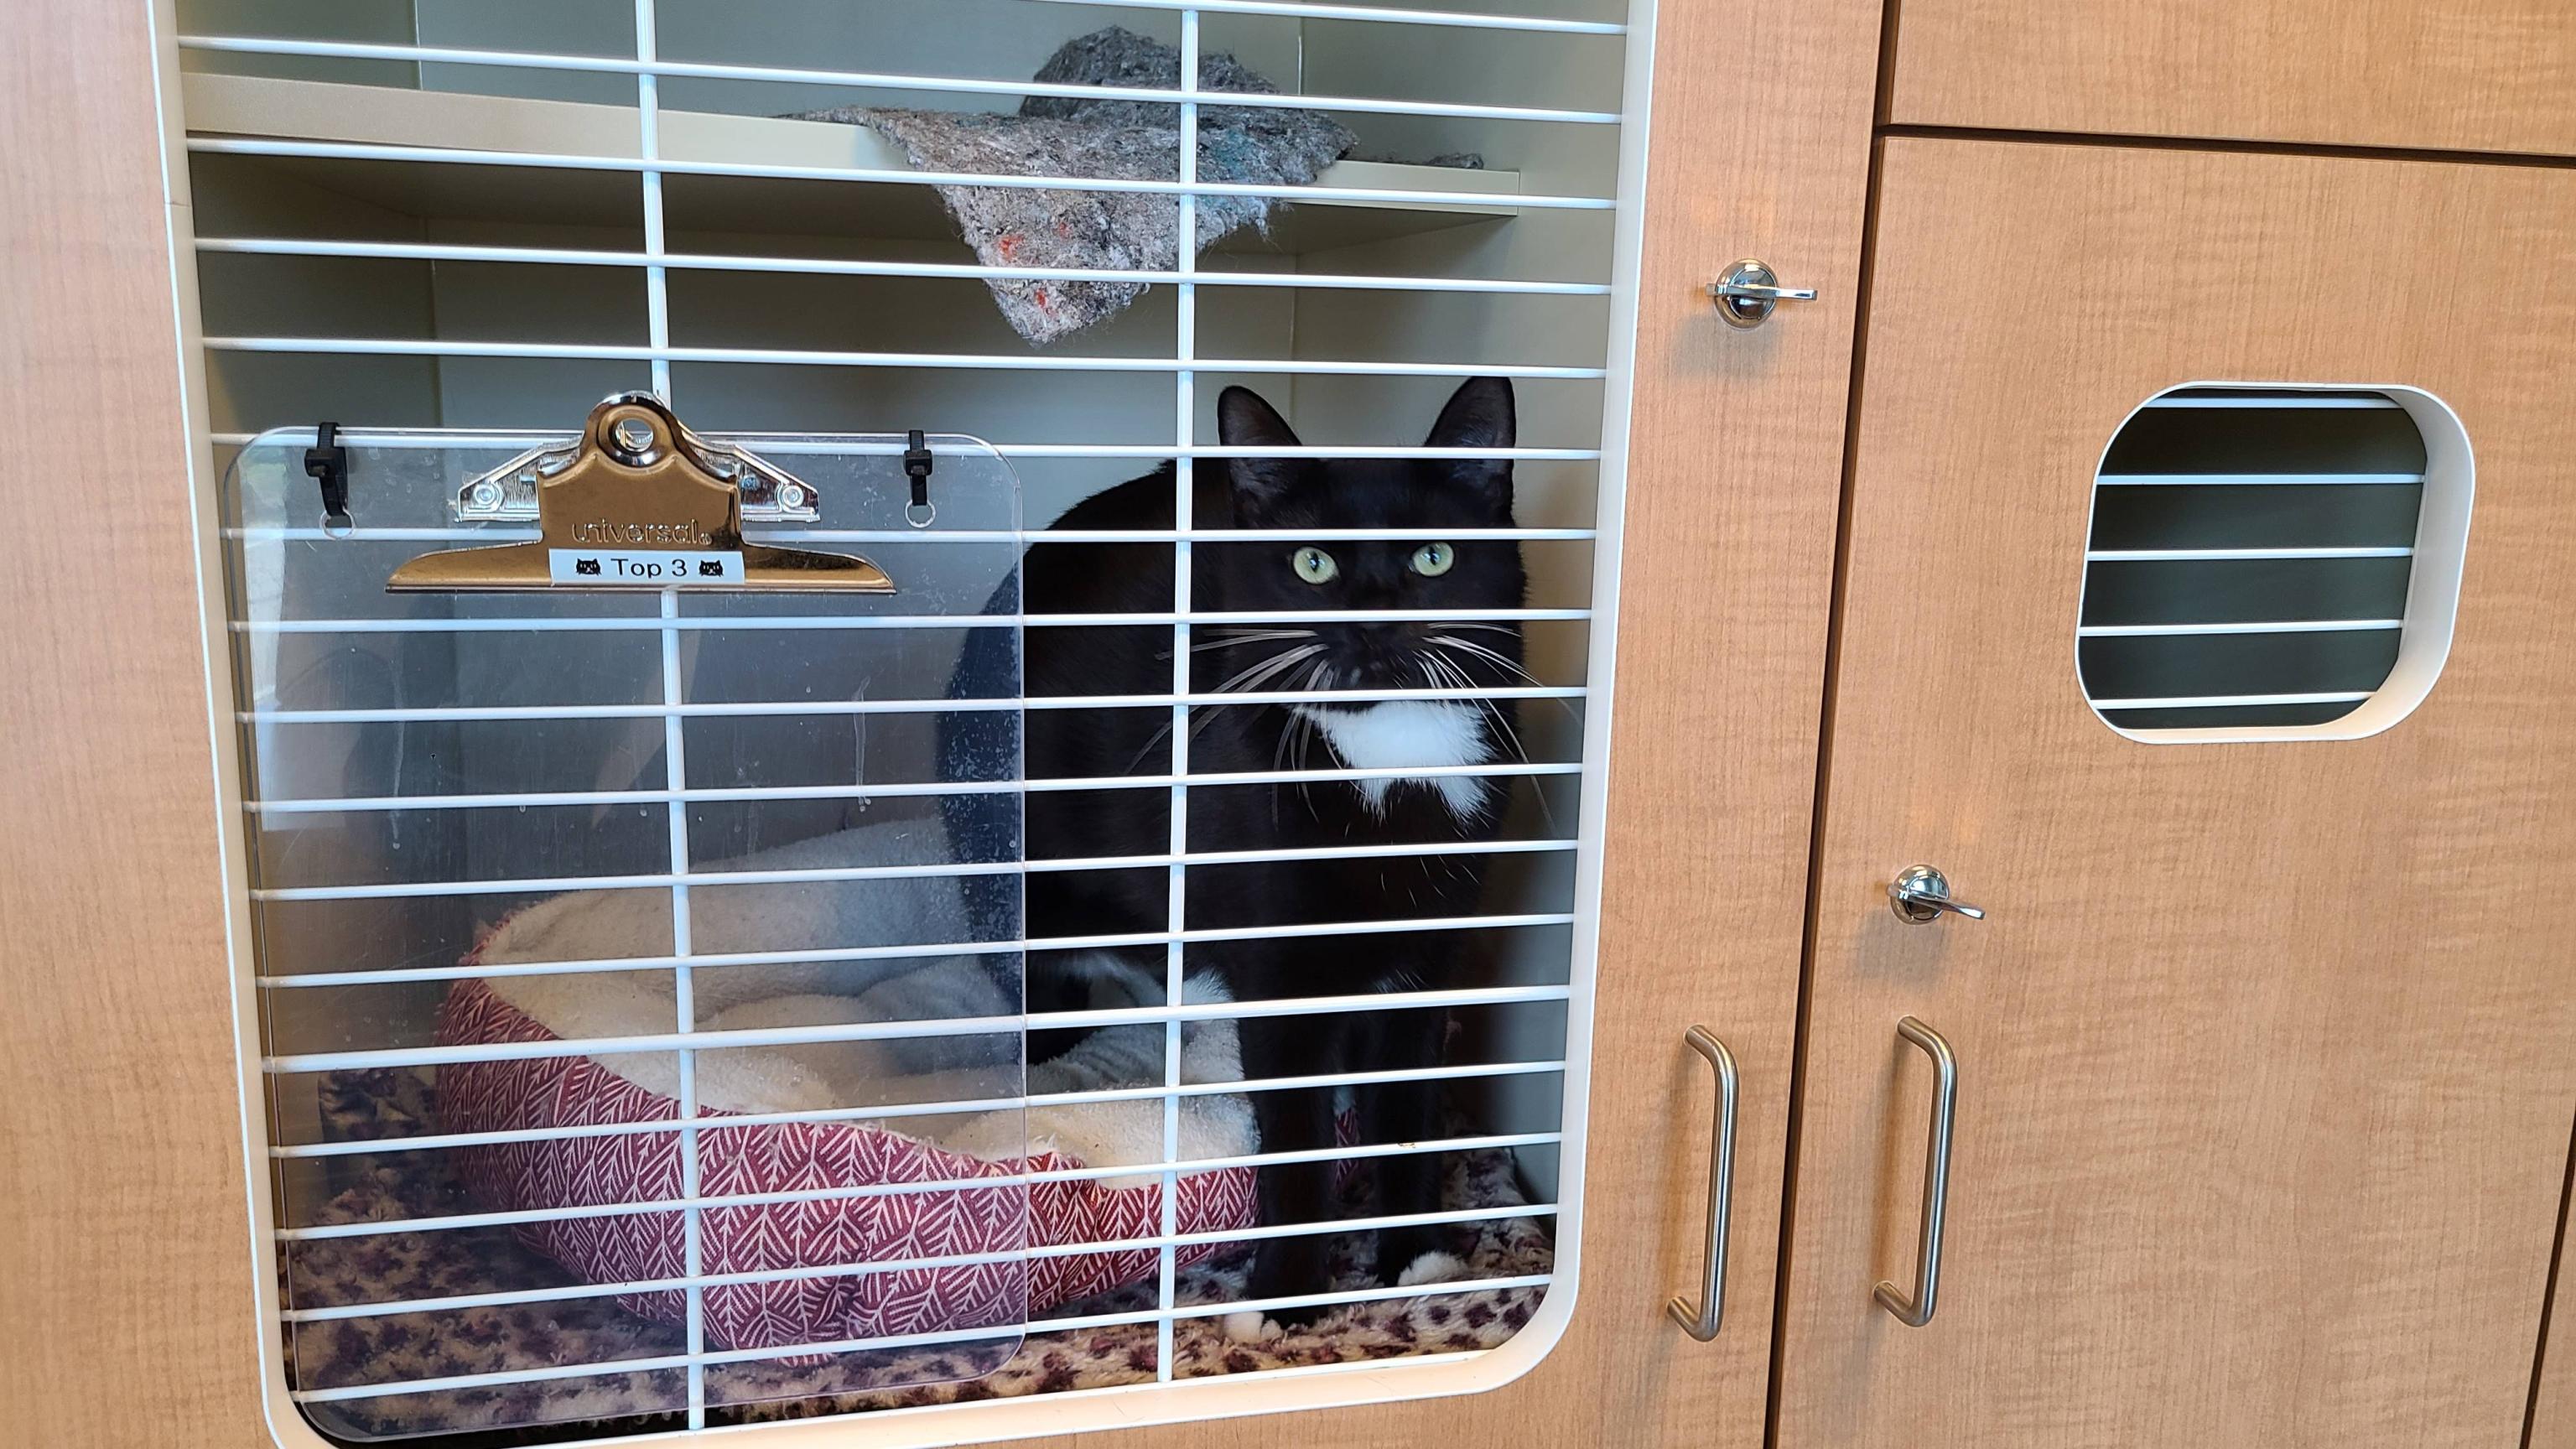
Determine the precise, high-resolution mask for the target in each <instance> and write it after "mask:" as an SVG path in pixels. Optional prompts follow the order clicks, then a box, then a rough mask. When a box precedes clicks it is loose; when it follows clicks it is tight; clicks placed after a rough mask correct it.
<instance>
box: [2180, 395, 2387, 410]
mask: <svg viewBox="0 0 2576 1449" xmlns="http://www.w3.org/2000/svg"><path fill="white" fill-rule="evenodd" d="M2398 405H2399V404H2398V402H2397V400H2396V399H2395V398H2386V397H2368V396H2362V395H2358V394H2354V393H2332V392H2322V393H2317V392H2312V393H2283V394H2278V395H2274V396H2252V397H2248V396H2241V395H2226V396H2198V395H2193V394H2185V395H2183V396H2181V397H2160V398H2153V399H2150V400H2149V401H2148V403H2147V406H2148V407H2151V408H2261V409H2263V410H2264V411H2266V412H2276V411H2283V410H2287V411H2292V412H2299V411H2318V410H2327V409H2353V408H2393V407H2396V406H2398Z"/></svg>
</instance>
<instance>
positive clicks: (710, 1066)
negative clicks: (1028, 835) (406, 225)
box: [226, 400, 1150, 1439]
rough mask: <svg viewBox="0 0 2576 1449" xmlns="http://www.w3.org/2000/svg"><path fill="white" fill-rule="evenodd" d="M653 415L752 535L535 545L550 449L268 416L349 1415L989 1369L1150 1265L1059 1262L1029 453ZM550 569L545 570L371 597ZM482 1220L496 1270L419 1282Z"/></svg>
mask: <svg viewBox="0 0 2576 1449" xmlns="http://www.w3.org/2000/svg"><path fill="white" fill-rule="evenodd" d="M654 406H657V404H653V403H651V402H650V401H649V400H645V401H642V402H639V403H638V404H637V407H638V408H639V409H642V410H646V411H649V409H650V408H652V407H654ZM660 416H663V417H665V418H667V414H661V415H660ZM590 440H591V439H590V435H587V434H586V435H585V441H586V442H587V441H590ZM656 441H658V442H659V443H660V444H662V445H664V446H665V447H666V450H675V451H678V452H687V451H688V450H690V449H695V450H697V451H696V452H695V453H694V454H693V455H692V457H693V459H694V462H691V459H688V458H683V459H681V460H679V461H680V462H689V463H690V464H691V466H696V465H697V464H705V465H708V466H710V467H712V469H713V470H714V473H715V474H716V475H721V476H720V478H719V480H718V481H719V482H721V483H723V484H725V485H726V486H730V487H732V488H734V489H735V492H736V495H737V496H736V497H734V498H731V499H722V500H720V501H722V502H724V503H725V504H726V505H727V506H728V507H731V508H733V509H735V510H736V511H737V512H739V513H741V514H743V515H744V516H745V521H744V526H743V528H742V532H741V534H740V536H739V537H731V538H727V537H716V538H712V539H702V538H680V537H678V536H677V535H670V534H656V533H654V532H653V527H659V526H660V525H654V526H646V525H640V524H634V523H632V522H631V521H629V520H622V519H616V518H601V517H592V516H590V515H589V514H587V513H584V514H580V515H576V516H570V517H561V518H559V517H556V516H554V514H553V513H552V512H548V513H547V514H546V516H545V517H544V518H543V520H542V522H540V520H539V518H538V517H537V516H536V513H537V509H535V508H534V507H532V506H531V501H532V499H533V498H534V497H535V495H536V494H537V493H538V492H539V491H540V488H541V486H550V485H551V484H552V483H554V482H556V481H558V480H559V479H560V478H562V477H564V476H567V475H568V474H569V473H571V472H575V471H578V467H577V466H576V465H582V466H586V465H587V464H588V463H589V462H590V461H591V460H590V459H589V457H588V456H587V454H586V453H585V451H584V444H572V445H567V444H566V442H565V440H564V439H561V438H545V437H513V436H465V435H460V434H454V433H442V432H349V433H341V434H338V435H337V436H333V437H321V436H317V434H316V432H315V431H314V430H309V429H308V430H287V431H279V432H272V433H269V434H266V435H263V436H262V437H261V438H259V439H258V440H256V441H255V442H254V443H252V444H251V445H250V446H249V447H247V448H246V449H244V450H243V452H242V453H241V455H240V457H239V459H238V461H237V463H236V464H235V466H234V468H233V469H232V471H231V474H230V476H229V478H228V484H227V497H226V507H227V511H228V518H227V523H228V527H227V530H226V534H227V540H228V549H227V555H228V565H229V570H230V589H231V601H232V636H233V640H234V649H235V659H234V662H235V667H236V670H237V676H238V677H237V686H238V689H239V696H238V697H239V698H240V700H241V701H242V702H243V710H242V714H241V718H240V726H241V729H242V731H243V739H244V749H243V755H244V758H245V761H246V769H245V781H244V795H245V805H246V808H247V811H248V816H249V821H248V833H249V839H250V843H251V848H250V852H249V857H250V873H251V885H252V912H253V924H254V928H255V930H256V939H257V942H258V970H259V983H260V987H261V992H260V999H261V1007H262V1010H261V1016H262V1023H261V1024H262V1030H263V1052H264V1067H265V1075H266V1080H267V1083H268V1102H267V1107H268V1114H269V1140H270V1142H271V1144H272V1147H271V1156H272V1160H273V1168H274V1183H273V1186H274V1191H275V1203H276V1220H277V1224H278V1237H279V1239H280V1243H279V1262H280V1271H281V1278H282V1283H281V1302H282V1304H283V1310H284V1314H283V1316H284V1318H285V1320H286V1324H285V1327H286V1333H285V1342H286V1346H287V1353H288V1358H289V1377H290V1384H291V1387H292V1391H293V1392H294V1394H295V1395H296V1397H297V1399H298V1400H299V1401H300V1403H301V1404H302V1407H303V1408H304V1410H305V1412H306V1414H307V1415H308V1417H310V1418H311V1419H312V1420H313V1421H314V1422H315V1423H316V1424H317V1425H318V1426H320V1427H323V1428H325V1429H326V1430H327V1431H329V1432H332V1433H334V1434H336V1435H340V1436H344V1437H349V1438H360V1439H371V1438H383V1437H398V1436H407V1435H413V1434H423V1433H437V1432H443V1431H446V1430H449V1429H452V1428H455V1427H457V1426H459V1425H460V1424H463V1423H468V1422H470V1423H472V1424H474V1425H476V1426H479V1427H493V1426H498V1425H512V1424H515V1425H537V1424H545V1423H553V1422H562V1421H567V1420H574V1419H581V1420H596V1419H602V1418H606V1419H611V1420H617V1419H625V1420H627V1421H629V1422H637V1421H642V1422H647V1423H649V1422H652V1421H660V1422H662V1423H665V1424H666V1425H668V1426H674V1427H676V1426H682V1425H686V1426H691V1427H694V1426H698V1425H702V1424H705V1423H708V1422H710V1415H711V1414H712V1415H714V1416H716V1421H721V1420H722V1418H723V1417H724V1416H725V1415H726V1414H728V1413H731V1412H738V1411H740V1410H742V1409H743V1408H744V1407H745V1406H748V1405H752V1404H756V1403H758V1402H761V1401H764V1400H769V1399H777V1398H787V1397H798V1398H805V1397H813V1396H815V1395H817V1394H861V1393H865V1392H869V1391H883V1390H888V1389H894V1388H900V1387H903V1386H906V1385H911V1384H918V1383H922V1382H926V1381H937V1380H957V1379H966V1378H974V1377H977V1376H980V1375H982V1374H985V1373H989V1372H990V1371H991V1370H992V1369H993V1368H994V1367H995V1366H997V1365H999V1364H1001V1363H1002V1362H1004V1361H1006V1360H1008V1359H1009V1358H1010V1356H1011V1354H1012V1353H1013V1352H1014V1351H1015V1350H1016V1349H1017V1347H1018V1344H1019V1341H1020V1338H1021V1336H1022V1331H1023V1324H1024V1323H1025V1322H1026V1320H1027V1317H1028V1314H1029V1311H1030V1305H1031V1301H1032V1297H1031V1295H1032V1293H1039V1294H1045V1293H1049V1292H1060V1291H1061V1290H1062V1287H1063V1279H1064V1278H1065V1277H1066V1276H1067V1271H1068V1265H1071V1266H1072V1267H1074V1268H1080V1267H1085V1266H1088V1267H1090V1268H1092V1269H1094V1270H1103V1271H1106V1270H1114V1269H1116V1268H1118V1267H1120V1266H1125V1265H1119V1264H1107V1265H1103V1264H1101V1263H1098V1262H1096V1261H1090V1260H1086V1259H1084V1258H1082V1257H1078V1256H1077V1257H1064V1256H1058V1257H1055V1258H1049V1259H1044V1260H1039V1259H1033V1257H1032V1255H1031V1246H1032V1242H1033V1233H1034V1232H1035V1231H1037V1230H1036V1229H1034V1228H1033V1220H1032V1196H1033V1195H1032V1186H1031V1175H1032V1173H1033V1171H1035V1170H1037V1169H1039V1168H1043V1167H1047V1166H1052V1165H1056V1164H1051V1163H1047V1162H1037V1163H1034V1164H1033V1163H1032V1160H1031V1157H1030V1151H1029V1144H1028V1141H1027V1138H1026V1133H1025V1130H1024V1127H1023V1103H1024V1099H1025V1094H1026V1091H1027V1082H1026V1074H1025V1052H1024V1040H1025V1032H1024V1030H1023V1015H1022V1013H1023V997H1022V988H1021V956H1020V937H1021V934H1022V930H1021V913H1020V885H1021V879H1022V872H1023V869H1024V864H1023V858H1022V857H1023V852H1022V848H1021V844H1022V841H1021V817H1022V801H1021V788H1022V786H1021V750H1020V729H1019V722H1020V710H1021V698H1020V697H1021V693H1022V691H1021V683H1020V647H1019V646H1020V630H1019V621H1018V616H1017V614H1018V607H1019V605H1018V595H1017V588H1018V566H1019V565H1018V559H1019V539H1018V533H1019V524H1020V520H1019V499H1018V488H1017V484H1016V480H1015V478H1014V476H1013V473H1012V470H1011V468H1010V467H1009V465H1008V464H1007V463H1005V462H1004V461H1003V460H1002V459H1001V458H1000V457H999V456H998V455H996V454H995V453H994V452H993V451H992V450H991V449H990V448H988V447H986V446H984V445H982V444H980V443H978V442H976V441H974V440H971V439H967V438H961V437H953V436H932V437H929V438H926V439H923V438H919V436H918V435H915V437H914V438H912V439H907V438H903V437H899V436H896V437H888V436H855V435H845V436H837V437H825V436H764V437H760V438H757V439H748V440H740V441H741V442H742V443H743V444H745V446H744V447H742V448H736V447H735V446H733V444H732V443H730V442H727V441H725V440H706V439H697V438H695V437H693V436H690V435H687V434H686V433H685V430H683V429H678V428H677V427H676V424H673V425H672V426H671V428H670V430H669V432H668V434H666V435H662V436H659V437H658V438H657V439H656ZM683 444H685V446H683ZM650 452H651V449H650V448H649V447H648V448H647V449H646V450H645V452H644V453H639V454H637V455H636V456H638V457H642V456H646V454H649V453H650ZM907 455H909V461H910V462H911V464H912V465H913V466H912V467H911V468H910V469H908V468H907V461H908V456H907ZM664 457H665V460H666V461H668V460H669V458H670V452H669V451H666V453H665V454H664ZM677 465H678V464H677V463H675V464H674V466H677ZM611 471H612V473H614V472H615V471H616V470H611ZM628 471H630V472H632V471H634V470H628ZM925 474H926V475H927V476H923V475H925ZM619 476H623V475H619ZM636 476H638V477H640V476H642V475H641V474H640V473H637V474H636ZM316 478H319V479H321V484H320V486H319V488H318V489H317V484H316V482H315V479H316ZM701 481H703V480H701ZM609 482H610V484H612V485H614V484H616V483H617V482H618V477H611V478H610V479H609ZM636 486H639V487H640V486H642V485H640V484H638V485H636ZM548 496H550V497H551V496H552V495H548ZM594 496H608V497H612V498H613V488H612V491H611V493H610V494H604V495H594ZM343 497H345V505H344V504H343ZM546 506H547V507H548V508H552V507H553V505H552V504H548V505H546ZM343 507H345V511H342V510H343ZM326 510H327V511H326ZM559 535H561V536H560V537H559ZM575 537H578V539H579V540H580V544H579V546H578V547H575V548H573V549H563V548H541V545H553V544H556V543H560V542H563V541H565V540H566V539H570V538H575ZM709 542H712V543H714V544H715V545H716V547H714V548H712V549H710V548H694V547H681V546H679V545H685V544H703V543H709ZM728 544H729V545H730V548H727V547H726V545H728ZM491 545H518V546H519V547H518V548H516V549H512V548H507V547H504V548H498V549H495V548H492V547H490V546H491ZM460 547H473V548H477V549H479V550H480V551H479V552H476V553H473V554H466V553H458V552H454V550H457V549H459V548H460ZM530 550H537V551H540V552H550V553H551V554H552V556H553V558H552V562H553V564H554V565H555V570H554V571H555V573H556V575H558V576H559V577H560V578H561V579H562V580H563V582H550V581H544V580H540V581H539V582H536V583H531V584H527V585H525V586H522V587H515V588H511V589H508V590H506V591H489V590H492V589H498V588H499V587H500V586H499V585H495V584H492V583H491V581H490V580H488V579H486V580H484V581H483V582H482V583H481V584H470V585H467V586H465V587H464V588H463V589H462V590H461V591H460V590H459V589H454V588H448V587H430V588H410V587H402V588H399V589H395V590H389V588H388V582H389V580H394V581H397V582H398V583H399V582H401V581H403V580H410V579H412V578H414V577H415V576H416V574H417V573H418V571H419V570H420V569H421V568H422V567H423V566H424V565H432V564H452V563H453V562H455V561H457V560H464V561H467V562H468V563H469V564H472V565H474V567H476V568H479V569H482V570H484V571H485V572H488V571H489V569H490V567H491V564H490V561H491V560H493V559H496V558H508V557H511V556H514V555H520V554H525V553H527V552H528V551H530ZM425 555H426V556H428V557H426V558H424V556H425ZM745 559H748V560H750V561H751V563H750V567H749V569H748V577H745V576H744V575H743V574H742V573H735V574H733V575H730V576H728V575H727V574H726V572H725V570H726V569H727V568H728V567H731V568H736V569H739V568H741V566H742V565H741V561H742V560H745ZM781 559H788V560H802V561H803V566H805V567H808V568H820V569H824V570H827V571H828V570H839V571H840V573H841V574H842V575H844V577H843V578H842V583H843V584H844V585H846V584H847V583H849V582H850V581H851V579H852V578H855V577H864V578H867V579H871V580H875V581H876V583H877V586H874V587H862V588H856V589H852V588H848V587H833V588H825V587H823V586H822V585H817V584H814V583H812V582H810V581H807V582H800V581H799V579H800V578H801V577H803V576H795V577H788V578H787V579H786V580H785V583H786V587H783V588H765V587H762V586H761V585H762V581H763V579H764V573H763V569H764V567H768V568H770V569H771V570H772V571H773V574H774V573H775V570H776V568H777V562H776V561H777V560H781ZM416 561H417V562H416ZM764 561H767V562H766V563H764ZM769 581H770V582H771V583H773V584H774V583H777V582H778V581H779V580H778V579H777V578H776V577H770V579H769ZM1095 1196H1103V1195H1095ZM1055 1206H1056V1207H1058V1208H1060V1207H1061V1206H1062V1205H1061V1204H1056V1205H1055ZM1092 1206H1095V1207H1096V1206H1098V1204H1092ZM1138 1213H1139V1216H1140V1218H1142V1217H1144V1216H1147V1215H1148V1210H1146V1209H1142V1208H1140V1209H1138ZM1076 1236H1077V1237H1078V1238H1079V1237H1087V1236H1089V1234H1088V1233H1087V1232H1086V1233H1077V1234H1076ZM460 1244H464V1245H467V1246H468V1247H469V1249H470V1253H469V1256H470V1257H472V1258H473V1260H475V1261H477V1262H479V1263H480V1264H482V1265H483V1267H484V1269H485V1271H484V1272H483V1273H482V1275H481V1276H480V1277H479V1278H478V1279H477V1280H476V1281H473V1282H470V1283H462V1282H456V1281H450V1280H449V1279H448V1278H446V1277H442V1276H441V1275H440V1274H439V1273H434V1272H428V1273H423V1274H420V1275H416V1276H411V1277H406V1276H405V1275H404V1274H403V1273H402V1272H401V1271H400V1265H401V1264H402V1263H403V1262H405V1261H408V1260H412V1259H418V1260H420V1261H424V1262H428V1261H437V1262H442V1263H453V1262H454V1261H456V1260H457V1259H458V1256H459V1255H458V1253H457V1251H456V1250H457V1248H458V1246H459V1245H460ZM1148 1257H1150V1255H1148ZM362 1269H363V1271H362ZM356 1285H366V1286H365V1287H364V1288H363V1289H361V1288H359V1287H357V1286H356ZM531 1323H534V1324H535V1325H537V1326H538V1327H541V1328H543V1329H544V1330H545V1331H546V1333H547V1335H548V1341H549V1342H551V1343H552V1344H553V1345H554V1346H555V1352H554V1353H553V1354H552V1355H551V1360H552V1361H550V1362H545V1363H539V1364H534V1365H532V1364H530V1363H529V1362H527V1361H526V1358H525V1355H524V1350H525V1345H526V1343H527V1341H528V1339H527V1336H526V1334H525V1333H524V1332H519V1331H516V1330H522V1329H525V1328H527V1327H528V1326H529V1324H531ZM505 1326H507V1327H509V1328H511V1329H512V1330H514V1331H513V1332H511V1333H510V1335H509V1336H510V1338H511V1339H512V1341H513V1342H514V1343H515V1344H517V1345H518V1347H519V1356H517V1357H513V1358H511V1359H508V1360H506V1361H503V1360H494V1361H492V1362H486V1361H485V1359H484V1357H483V1356H482V1355H481V1354H480V1353H479V1352H478V1345H487V1344H490V1343H492V1342H494V1341H495V1340H496V1339H498V1338H499V1337H501V1336H502V1329H503V1328H504V1327H505ZM469 1408H470V1412H469V1411H468V1410H469ZM639 1426H641V1425H640V1423H639Z"/></svg>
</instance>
